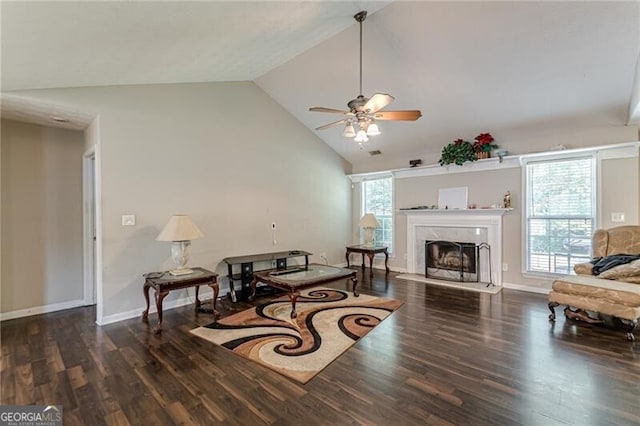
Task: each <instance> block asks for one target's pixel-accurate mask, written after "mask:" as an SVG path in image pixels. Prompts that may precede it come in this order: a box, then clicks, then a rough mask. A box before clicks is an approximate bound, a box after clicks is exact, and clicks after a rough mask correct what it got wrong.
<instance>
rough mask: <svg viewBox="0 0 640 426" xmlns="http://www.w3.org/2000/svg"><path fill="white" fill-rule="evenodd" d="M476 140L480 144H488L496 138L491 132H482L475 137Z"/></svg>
mask: <svg viewBox="0 0 640 426" xmlns="http://www.w3.org/2000/svg"><path fill="white" fill-rule="evenodd" d="M475 140H476V142H477V143H478V144H479V145H487V144H490V143H491V142H493V141H494V140H495V139H493V136H491V133H480V134H479V135H478V136H476V137H475Z"/></svg>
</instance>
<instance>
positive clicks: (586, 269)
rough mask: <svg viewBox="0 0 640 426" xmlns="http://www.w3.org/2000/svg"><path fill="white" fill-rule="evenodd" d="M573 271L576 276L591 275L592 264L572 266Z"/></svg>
mask: <svg viewBox="0 0 640 426" xmlns="http://www.w3.org/2000/svg"><path fill="white" fill-rule="evenodd" d="M573 271H574V272H575V273H576V274H578V275H593V272H592V271H593V263H590V262H585V263H577V264H575V265H574V267H573Z"/></svg>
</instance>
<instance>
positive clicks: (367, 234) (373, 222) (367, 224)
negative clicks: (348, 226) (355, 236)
mask: <svg viewBox="0 0 640 426" xmlns="http://www.w3.org/2000/svg"><path fill="white" fill-rule="evenodd" d="M360 227H361V228H362V229H364V245H365V246H369V247H373V233H374V232H375V230H376V228H379V227H380V222H378V219H376V217H375V215H374V214H373V213H366V214H365V215H364V216H362V217H361V218H360Z"/></svg>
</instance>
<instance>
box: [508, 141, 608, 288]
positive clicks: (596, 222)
mask: <svg viewBox="0 0 640 426" xmlns="http://www.w3.org/2000/svg"><path fill="white" fill-rule="evenodd" d="M580 151H582V150H572V151H571V152H557V153H549V152H545V153H540V154H532V155H527V156H522V157H521V165H522V168H521V179H520V180H521V185H522V188H521V193H522V194H524V197H523V202H524V205H523V208H522V217H521V229H522V231H521V232H522V235H521V250H522V253H521V260H520V262H521V263H520V265H521V268H520V269H521V271H520V273H521V274H522V276H523V277H527V278H538V279H539V278H549V279H553V278H558V277H565V276H567V275H568V274H563V273H558V272H542V271H530V270H528V261H527V260H528V254H529V238H528V221H527V219H528V213H529V203H530V194H529V191H528V181H527V166H528V165H529V164H535V163H549V162H554V161H567V160H578V159H585V158H588V159H591V162H592V167H593V171H594V173H593V176H592V182H591V188H592V190H593V192H594V197H593V205H592V206H591V209H592V218H593V230H594V231H595V230H596V229H598V228H599V227H601V224H602V220H601V214H600V213H601V211H602V210H601V196H600V194H601V185H602V179H601V170H602V167H601V163H602V160H603V159H607V158H611V157H609V156H607V155H604V156H603V155H600V153H599V152H597V151H593V150H584V151H582V152H580Z"/></svg>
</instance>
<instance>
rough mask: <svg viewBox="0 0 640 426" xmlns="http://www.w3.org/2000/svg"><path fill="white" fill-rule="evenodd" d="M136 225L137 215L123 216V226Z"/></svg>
mask: <svg viewBox="0 0 640 426" xmlns="http://www.w3.org/2000/svg"><path fill="white" fill-rule="evenodd" d="M135 224H136V215H133V214H123V215H122V226H135Z"/></svg>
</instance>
